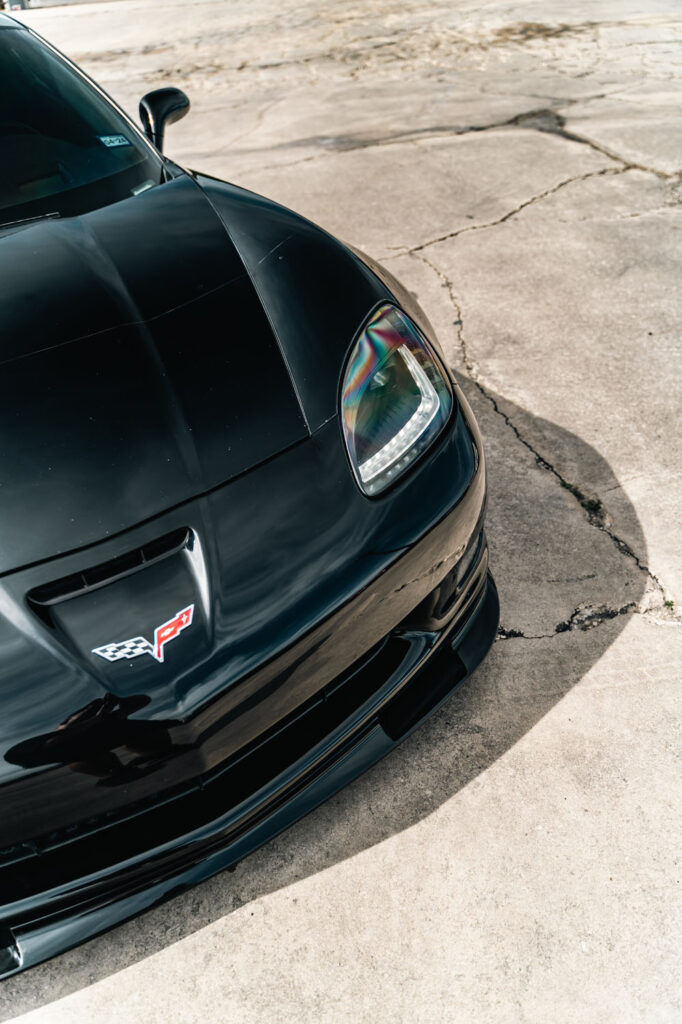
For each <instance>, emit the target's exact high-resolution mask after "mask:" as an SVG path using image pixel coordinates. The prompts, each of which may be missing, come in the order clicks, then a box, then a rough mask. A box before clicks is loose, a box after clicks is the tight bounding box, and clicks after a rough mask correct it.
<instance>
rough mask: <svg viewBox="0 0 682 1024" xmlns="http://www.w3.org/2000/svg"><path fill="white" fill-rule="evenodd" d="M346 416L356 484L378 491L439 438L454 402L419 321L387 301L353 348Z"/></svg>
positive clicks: (344, 393)
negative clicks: (415, 320) (419, 325)
mask: <svg viewBox="0 0 682 1024" xmlns="http://www.w3.org/2000/svg"><path fill="white" fill-rule="evenodd" d="M340 404H341V421H342V429H343V435H344V441H345V445H346V451H347V453H348V457H349V460H350V463H351V467H352V469H353V474H354V476H355V479H356V482H357V484H358V486H359V487H360V489H361V490H362V491H363V493H364V494H366V495H367V496H368V497H375V496H377V495H379V494H380V493H382V492H383V491H384V490H386V488H388V487H389V486H390V485H391V484H393V483H394V482H395V481H396V480H397V479H399V478H400V477H402V475H403V473H404V472H405V471H406V470H407V469H408V467H409V466H410V465H411V464H412V463H413V462H414V461H416V459H417V458H418V457H419V455H421V453H422V452H423V451H424V450H425V449H426V448H427V447H430V445H431V444H432V443H433V441H435V439H436V437H438V436H439V435H440V434H441V432H442V430H443V429H444V427H445V425H446V424H447V422H448V420H449V418H450V414H451V412H452V409H453V407H454V395H453V391H452V385H451V381H450V378H449V375H448V373H447V371H446V370H445V368H444V367H443V365H442V363H441V362H440V359H439V358H438V356H437V354H436V353H435V352H434V351H433V349H432V348H431V346H430V345H429V343H428V341H427V340H426V338H424V336H423V334H422V333H421V331H420V330H419V328H418V327H417V326H416V325H415V324H414V322H413V321H412V320H411V319H410V317H408V316H407V314H406V313H405V312H404V311H403V310H401V309H400V308H399V307H398V306H397V305H396V304H395V303H392V302H384V303H382V304H381V305H380V306H379V307H378V308H376V309H375V310H374V311H373V312H372V313H371V314H370V315H369V317H368V318H367V320H366V321H365V323H364V325H363V327H362V328H361V330H360V332H359V334H358V336H357V338H356V341H355V343H354V345H353V346H352V348H351V351H350V354H349V357H348V360H347V362H346V368H345V372H344V376H343V382H342V388H341V399H340Z"/></svg>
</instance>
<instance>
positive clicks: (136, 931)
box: [0, 389, 646, 1020]
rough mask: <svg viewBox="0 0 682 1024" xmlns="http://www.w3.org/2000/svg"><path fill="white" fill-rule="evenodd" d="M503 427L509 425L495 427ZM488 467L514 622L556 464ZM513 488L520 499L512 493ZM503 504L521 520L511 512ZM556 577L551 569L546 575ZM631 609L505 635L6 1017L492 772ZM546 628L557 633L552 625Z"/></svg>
mask: <svg viewBox="0 0 682 1024" xmlns="http://www.w3.org/2000/svg"><path fill="white" fill-rule="evenodd" d="M467 390H470V391H471V390H472V389H467ZM473 397H474V395H472V398H473ZM479 401H481V402H483V399H480V398H479ZM504 405H505V411H506V412H507V414H508V415H510V416H511V417H512V419H514V418H515V415H516V414H518V416H519V418H520V420H522V421H523V422H524V423H525V424H526V425H528V424H530V423H531V420H532V417H530V416H529V414H528V413H526V412H525V411H523V410H520V409H516V410H514V408H513V406H511V405H510V403H509V402H507V401H505V403H504ZM475 411H476V410H475ZM491 422H492V432H491V430H490V429H489V430H487V431H486V428H485V425H483V432H484V435H485V434H486V433H487V434H488V446H489V451H491V452H497V453H498V454H497V466H498V470H499V467H500V457H501V456H500V454H499V453H500V452H503V451H504V450H505V449H506V448H508V445H509V444H510V443H511V444H513V445H514V446H515V449H516V451H517V452H518V456H519V460H521V459H522V458H525V459H526V460H527V459H528V452H527V451H526V450H525V449H524V448H523V447H522V446H521V444H520V443H519V442H518V441H517V440H515V439H513V440H512V441H511V442H510V439H509V437H508V434H507V433H506V432H508V431H509V428H508V427H507V426H506V425H505V424H504V423H503V421H502V419H501V417H499V416H495V417H494V419H493V420H492V421H491ZM532 425H533V426H534V427H535V428H537V432H538V435H539V436H543V437H544V438H547V439H549V440H550V441H551V444H552V448H553V450H561V451H564V452H566V451H569V452H570V453H571V456H572V459H573V461H574V464H576V465H579V466H580V465H584V466H586V467H588V466H589V467H590V469H591V478H592V479H595V478H599V479H602V480H604V479H608V478H609V477H611V479H613V480H614V483H615V482H616V481H615V478H614V476H613V474H612V473H611V471H610V470H609V467H608V465H607V464H606V463H605V461H604V460H603V459H602V457H601V456H600V455H599V454H598V453H597V452H596V451H595V450H594V449H593V448H592V447H591V446H589V445H587V444H585V442H583V441H582V440H581V439H580V438H579V437H577V436H576V435H574V434H571V433H569V432H568V431H565V430H563V429H561V428H559V427H557V426H556V425H555V424H551V423H547V422H545V421H538V420H535V421H534V423H533V424H532ZM498 427H499V431H500V435H499V437H497V436H496V434H495V431H496V430H497V429H498ZM489 471H490V479H491V501H496V502H497V503H496V505H495V508H493V509H491V512H492V514H491V515H490V516H489V539H490V542H491V559H492V568H493V572H494V573H495V575H496V577H497V581H498V585H500V591H501V596H502V624H503V625H504V624H505V622H506V621H507V620H508V616H506V615H505V606H504V597H505V594H506V595H510V594H512V595H513V594H514V593H516V592H517V591H516V590H515V586H516V584H515V581H514V579H508V578H505V575H504V574H505V572H510V571H511V570H510V566H512V565H513V564H514V560H513V559H510V558H506V557H505V550H504V545H505V544H506V545H511V544H512V543H513V542H512V541H511V539H510V538H514V536H515V532H516V531H515V522H516V521H517V518H518V515H519V514H523V508H524V507H525V508H526V509H528V511H529V514H530V510H535V514H537V508H538V505H540V506H542V505H543V503H544V504H546V501H547V498H546V495H547V470H543V469H537V470H536V469H533V470H532V471H531V472H530V473H529V472H526V473H525V475H524V478H523V481H524V482H523V487H522V489H521V490H522V493H521V495H519V483H518V480H517V477H516V475H515V473H514V472H511V473H508V472H505V473H500V472H498V473H497V474H496V471H495V459H494V458H491V459H489ZM595 472H596V473H597V476H596V477H595ZM505 481H509V482H508V483H505ZM534 482H535V483H534ZM556 486H557V487H558V486H559V483H558V482H556ZM504 487H508V488H510V489H511V488H512V487H513V488H515V489H516V493H514V494H513V495H511V494H510V495H505V494H504ZM495 495H496V497H495ZM506 497H509V498H510V499H511V498H513V500H509V501H507V500H505V498H506ZM625 500H626V499H625V498H624V497H623V498H622V499H621V501H622V502H624V501H625ZM519 502H521V512H520V513H519ZM567 514H570V515H575V516H580V517H583V516H584V512H583V510H582V509H581V508H580V506H579V505H578V504H577V502H576V508H575V509H574V510H573V511H571V512H570V513H567ZM505 515H506V516H507V518H508V519H510V520H511V519H512V518H513V521H509V522H506V523H505V522H504V521H503V519H504V516H505ZM619 526H620V527H621V528H622V530H623V532H624V533H626V534H627V536H628V538H629V541H630V544H631V546H633V547H634V548H635V550H636V551H637V553H638V555H639V557H640V559H641V560H644V561H645V559H646V549H645V543H644V537H643V534H642V530H641V527H640V524H639V522H638V519H637V516H636V513H635V510H634V508H633V507H632V506H631V505H629V504H627V506H626V507H623V506H622V505H621V507H620V509H619ZM548 535H551V531H548ZM575 538H576V543H577V544H578V545H582V546H583V550H582V551H581V550H578V549H576V547H575V546H573V547H572V548H571V549H570V550H569V549H568V548H567V550H566V554H565V557H564V556H560V558H563V559H564V561H565V565H559V567H558V568H559V575H561V574H562V572H563V574H564V576H565V577H566V578H567V579H570V578H571V576H572V574H574V572H575V565H576V563H578V562H588V563H590V564H591V565H592V566H593V570H594V573H596V574H597V575H599V574H600V569H601V570H602V571H604V572H605V571H606V570H605V569H604V567H603V566H601V564H600V559H603V557H604V556H603V552H604V535H603V533H602V532H601V531H600V530H599V529H598V528H597V527H587V526H586V527H585V528H581V529H578V530H576V531H575ZM542 543H544V541H542V538H540V541H539V542H538V544H537V545H536V549H535V550H534V551H529V552H525V553H524V557H526V558H536V559H537V560H538V561H539V562H541V561H542V560H543V551H542ZM496 553H497V558H496ZM615 564H616V566H617V569H616V572H617V573H620V574H622V575H621V576H620V578H618V579H615V578H614V576H613V572H614V570H613V563H610V567H609V570H608V571H609V572H610V574H611V576H610V579H611V580H613V584H614V587H613V588H614V591H615V590H616V589H619V590H620V591H621V592H622V591H623V590H624V589H625V590H627V593H628V595H629V597H630V599H631V600H632V601H638V600H639V599H640V598H641V597H642V595H643V592H644V589H645V583H646V576H645V574H644V573H643V572H642V571H641V569H639V568H638V567H637V565H636V563H635V561H634V560H633V559H632V558H630V557H627V556H626V555H623V556H621V557H619V558H618V559H617V560H616V562H615ZM546 576H548V577H550V578H547V579H545V577H546ZM537 579H538V580H539V582H537V583H536V584H534V587H536V588H537V589H536V594H535V599H536V602H537V603H539V604H540V605H541V604H542V602H543V601H544V600H545V599H546V604H547V607H548V608H551V607H552V606H553V605H555V604H556V601H555V600H554V594H553V591H552V588H553V587H555V586H556V584H557V555H556V551H554V552H553V560H552V563H551V567H550V566H549V564H548V565H547V571H546V572H545V571H544V569H543V567H542V566H540V567H538V570H537ZM627 621H628V619H627V616H624V615H617V616H615V617H613V618H610V619H607V620H605V621H604V622H602V623H601V624H599V626H598V628H591V629H589V630H585V631H582V630H580V629H579V628H578V629H575V630H573V631H565V630H564V631H563V632H562V631H560V632H557V633H556V634H555V635H551V636H549V638H547V639H540V640H532V639H520V638H519V639H500V640H499V641H498V643H496V644H495V646H494V648H493V650H492V652H491V654H490V656H489V658H488V660H487V662H485V663H484V665H483V666H481V668H480V669H479V670H478V672H477V673H476V674H475V675H474V676H473V678H472V679H470V680H468V681H467V682H466V683H465V684H464V685H463V686H462V687H460V689H459V690H458V691H456V693H455V694H454V695H453V697H452V698H451V699H450V700H448V701H447V702H446V704H445V705H444V706H443V708H442V709H441V710H440V711H439V712H438V713H437V714H436V715H434V716H433V718H431V719H430V720H429V721H428V722H426V723H425V724H424V725H423V726H422V727H421V728H420V729H418V730H417V732H416V733H414V734H413V735H412V736H411V737H409V738H408V739H407V740H406V741H405V743H403V744H402V746H401V747H400V748H399V749H398V750H396V751H394V752H393V753H392V754H390V755H389V756H388V757H387V758H385V759H384V760H383V761H382V762H381V763H380V764H378V765H377V766H375V767H374V768H372V769H371V770H370V771H369V772H368V773H367V774H366V775H364V776H363V777H362V778H360V779H358V780H357V781H355V782H354V783H352V784H351V785H350V786H348V787H347V788H346V789H345V790H343V791H342V792H341V793H339V794H338V795H337V796H335V797H334V798H332V799H331V800H330V801H328V802H327V803H326V804H324V805H323V806H322V807H320V808H318V809H317V810H316V811H314V812H313V813H312V814H311V815H309V816H308V817H307V818H306V819H304V820H303V821H301V822H299V823H298V824H297V825H294V826H293V827H292V828H290V829H289V830H288V831H287V832H285V833H283V834H282V835H281V836H279V837H277V838H276V839H274V840H272V841H271V842H270V843H268V844H267V845H266V846H265V847H263V848H262V849H261V850H259V851H257V852H256V853H254V854H253V855H251V856H250V857H249V858H247V859H246V860H245V861H243V862H242V863H241V864H239V865H238V866H237V867H236V868H235V869H233V870H231V871H227V872H223V873H222V874H220V875H217V876H216V877H214V878H212V879H210V880H209V881H207V882H205V883H203V884H202V885H200V886H198V887H197V888H196V889H193V890H191V891H189V892H187V893H184V894H182V895H180V896H177V897H175V898H174V899H173V900H171V901H170V902H169V903H167V904H164V905H163V906H160V907H157V908H155V909H153V910H151V911H149V912H148V913H146V914H144V915H143V916H141V917H139V918H137V919H136V920H134V921H130V922H127V923H125V924H123V925H121V926H119V927H117V928H116V929H114V930H113V931H111V932H109V933H108V934H106V935H102V936H99V937H98V938H95V939H93V940H92V941H90V942H89V943H87V944H86V945H84V946H81V947H78V948H76V949H74V950H71V951H70V952H68V953H65V954H63V955H62V956H60V957H58V958H56V959H54V960H52V961H49V962H47V963H44V964H41V965H39V966H38V967H35V968H33V969H31V970H29V971H27V972H26V973H24V974H21V975H17V976H15V977H13V978H10V979H8V980H7V981H5V982H4V983H3V985H2V986H1V987H0V1019H1V1020H6V1019H7V1018H8V1017H9V1016H16V1015H17V1014H20V1013H24V1012H27V1011H28V1010H30V1009H34V1008H36V1007H39V1006H41V1005H44V1004H46V1003H49V1002H52V1001H54V1000H55V999H58V998H60V997H63V996H66V995H68V994H69V993H72V992H75V991H77V990H79V989H82V988H85V987H87V986H88V985H91V984H93V983H94V982H96V981H98V980H100V979H102V978H105V977H107V976H108V975H110V974H113V973H115V972H116V971H119V970H122V969H123V968H125V967H127V966H129V965H131V964H133V963H136V962H138V961H140V960H143V959H144V958H145V957H148V956H150V955H152V954H153V953H157V952H159V951H160V950H163V949H164V948H166V947H168V946H171V945H172V944H173V943H175V942H177V941H179V940H181V939H182V938H183V937H185V936H188V935H190V934H192V933H195V932H196V931H198V930H199V929H201V928H203V927H205V926H206V925H209V924H211V922H214V921H216V920H218V919H219V918H221V917H223V916H224V915H226V914H229V913H231V912H232V911H234V910H237V909H238V908H240V907H242V906H244V905H245V904H247V903H248V902H250V901H252V900H254V899H257V898H259V897H261V896H263V895H266V894H267V893H269V892H273V891H276V890H278V889H281V888H282V887H284V886H288V885H290V884H292V883H294V882H296V881H298V880H300V879H302V878H305V877H307V876H309V875H311V874H314V873H316V872H319V871H321V870H323V869H325V868H328V867H330V866H332V865H334V864H335V863H338V862H339V861H342V860H344V859H345V858H348V857H352V856H353V855H355V854H357V853H359V852H361V851H363V850H366V849H368V848H369V847H371V846H373V845H374V844H376V843H379V842H381V841H382V840H384V839H386V838H388V837H389V836H391V835H393V834H394V833H396V832H400V831H402V830H404V829H407V828H409V827H410V826H411V825H414V824H415V823H416V822H418V821H420V820H421V819H423V818H425V817H427V816H428V815H430V814H431V813H432V812H433V811H435V810H436V809H437V808H438V807H439V806H440V805H441V804H443V803H444V802H445V801H447V800H449V799H450V798H451V797H452V796H453V795H454V794H455V793H457V791H458V790H460V789H461V788H462V787H464V786H466V785H467V784H468V783H470V782H472V780H474V779H475V778H476V777H477V776H478V775H479V774H480V773H482V772H485V770H486V769H487V768H488V767H489V766H490V765H492V764H493V763H494V762H495V761H496V760H497V759H498V758H500V757H501V756H502V755H503V754H505V752H506V751H508V750H509V749H510V748H511V747H512V746H513V745H514V744H515V743H516V742H517V741H518V740H519V739H521V737H522V736H524V735H525V734H526V733H527V732H528V731H529V730H530V729H531V728H532V727H533V726H534V725H535V724H536V722H538V721H539V720H540V719H541V718H542V717H543V716H544V715H545V714H546V713H547V712H548V711H550V710H551V708H552V707H553V706H554V705H555V704H556V703H557V702H558V701H560V700H561V699H562V697H564V696H565V694H566V693H567V692H568V691H569V690H570V689H571V688H572V687H573V686H574V685H575V684H576V683H577V682H578V681H579V680H580V679H581V678H582V677H583V676H584V675H585V673H586V672H587V671H588V670H589V669H590V668H591V666H592V665H593V664H594V663H595V662H596V661H597V660H598V659H599V658H600V657H601V656H602V654H603V653H604V651H605V650H606V649H607V648H608V647H609V646H610V645H611V644H612V643H613V641H614V640H615V639H616V637H617V636H618V634H619V633H620V632H621V630H622V629H623V628H624V627H625V625H626V623H627ZM547 632H549V633H550V634H551V633H552V630H551V628H550V629H549V630H547Z"/></svg>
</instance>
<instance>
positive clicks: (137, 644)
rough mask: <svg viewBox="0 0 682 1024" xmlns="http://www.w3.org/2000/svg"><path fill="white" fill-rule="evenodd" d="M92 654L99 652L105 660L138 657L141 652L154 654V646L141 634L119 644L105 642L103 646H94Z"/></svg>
mask: <svg viewBox="0 0 682 1024" xmlns="http://www.w3.org/2000/svg"><path fill="white" fill-rule="evenodd" d="M92 653H93V654H99V656H100V658H106V659H107V661H120V659H121V658H139V656H140V655H141V654H151V655H152V657H153V656H154V648H153V647H152V645H151V644H150V643H149V640H145V638H144V637H143V636H135V637H133V639H132V640H124V641H123V643H120V644H105V645H104V647H95V648H94V650H93V652H92Z"/></svg>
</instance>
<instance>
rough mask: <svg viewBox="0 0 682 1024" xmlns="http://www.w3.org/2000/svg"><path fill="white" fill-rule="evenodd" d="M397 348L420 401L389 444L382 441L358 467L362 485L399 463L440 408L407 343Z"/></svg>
mask: <svg viewBox="0 0 682 1024" xmlns="http://www.w3.org/2000/svg"><path fill="white" fill-rule="evenodd" d="M396 351H397V353H398V354H399V355H401V356H402V358H403V360H404V361H405V365H406V366H407V369H408V370H409V371H410V374H411V375H412V377H413V378H414V382H415V384H416V385H417V387H418V388H419V392H420V395H421V401H420V403H419V408H418V409H417V410H416V412H414V413H413V414H412V416H410V418H409V420H408V421H407V423H406V424H405V426H404V427H401V429H400V430H399V431H398V433H397V434H396V435H395V437H392V438H391V440H390V441H389V442H388V444H385V445H384V447H383V448H380V449H379V451H378V452H376V453H375V454H374V455H372V456H371V458H369V459H366V460H365V461H364V462H363V463H361V464H360V465H359V466H358V472H359V474H360V479H361V480H362V482H363V483H365V484H367V483H369V482H370V481H371V480H373V479H374V478H375V477H376V476H378V475H379V474H380V473H383V472H384V471H385V470H387V469H388V468H389V466H392V465H393V463H394V462H398V461H399V459H401V458H402V456H403V455H405V453H406V452H407V451H409V449H410V448H411V447H412V445H413V444H414V443H415V441H416V440H417V439H418V438H419V437H421V435H422V434H423V433H424V431H425V430H426V429H427V428H428V426H429V424H430V423H432V422H433V419H434V418H435V416H436V414H437V412H438V410H439V408H440V401H439V398H438V394H437V393H436V389H435V388H434V386H433V384H432V383H431V381H430V380H429V378H428V377H427V376H426V374H425V373H424V371H423V370H422V368H421V366H420V365H419V363H418V362H417V360H416V359H415V358H414V356H413V355H412V353H411V352H410V350H409V348H407V346H406V345H401V346H400V348H399V349H397V350H396Z"/></svg>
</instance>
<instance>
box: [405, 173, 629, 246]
mask: <svg viewBox="0 0 682 1024" xmlns="http://www.w3.org/2000/svg"><path fill="white" fill-rule="evenodd" d="M634 169H635V168H633V167H602V168H601V169H600V170H598V171H587V172H586V173H585V174H575V175H574V176H573V177H571V178H564V180H563V181H560V182H559V183H558V184H556V185H553V186H552V187H551V188H548V189H546V190H545V191H544V192H539V193H538V194H537V195H534V196H531V197H530V199H525V200H524V201H523V202H522V203H519V205H518V206H515V207H514V209H513V210H508V211H507V213H505V214H503V215H502V216H501V217H498V219H497V220H491V221H488V223H486V224H468V225H467V226H466V227H463V228H457V229H456V230H455V231H450V232H448V234H447V235H441V236H440V237H439V238H432V239H430V240H429V241H428V242H422V243H421V244H420V245H415V246H414V247H413V248H412V249H401V250H399V251H397V252H396V253H395V255H396V256H406V255H413V254H415V253H418V252H421V251H422V250H423V249H428V248H429V246H431V245H437V244H438V243H439V242H447V241H449V240H450V239H451V238H457V237H458V235H463V234H465V233H466V232H468V231H484V230H485V229H486V228H495V227H497V226H498V225H499V224H504V223H505V221H508V220H510V219H511V218H512V217H515V216H516V215H517V214H518V213H521V211H522V210H525V209H526V208H527V207H528V206H533V204H534V203H539V202H540V201H541V200H543V199H546V198H547V197H548V196H551V195H554V193H555V192H559V190H560V189H562V188H565V187H566V185H572V184H573V183H574V182H576V181H587V180H588V179H589V178H599V177H603V176H604V175H606V174H611V175H614V174H625V173H626V172H627V171H631V170H634ZM391 259H393V254H392V255H391Z"/></svg>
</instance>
